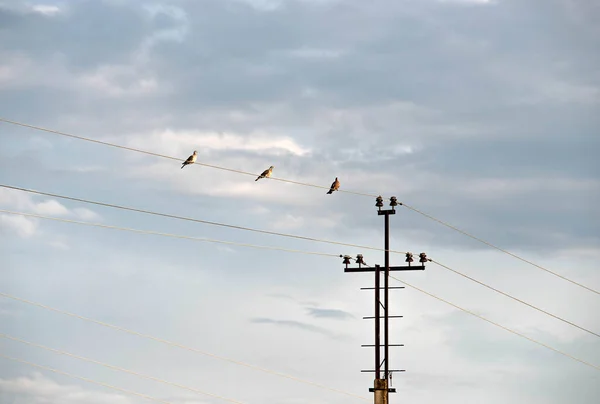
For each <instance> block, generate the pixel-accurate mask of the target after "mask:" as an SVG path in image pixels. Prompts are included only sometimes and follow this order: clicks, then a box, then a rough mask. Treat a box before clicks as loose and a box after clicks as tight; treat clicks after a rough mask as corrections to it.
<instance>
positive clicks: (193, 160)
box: [181, 150, 198, 168]
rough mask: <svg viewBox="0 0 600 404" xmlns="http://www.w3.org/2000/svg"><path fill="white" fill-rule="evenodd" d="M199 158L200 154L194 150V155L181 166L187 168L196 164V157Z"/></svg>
mask: <svg viewBox="0 0 600 404" xmlns="http://www.w3.org/2000/svg"><path fill="white" fill-rule="evenodd" d="M197 156H198V152H197V151H196V150H194V154H192V155H191V156H190V157H188V158H187V160H186V161H184V162H183V164H181V168H183V167H185V166H187V165H188V164H194V163H195V162H196V157H197Z"/></svg>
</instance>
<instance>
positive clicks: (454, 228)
mask: <svg viewBox="0 0 600 404" xmlns="http://www.w3.org/2000/svg"><path fill="white" fill-rule="evenodd" d="M0 121H1V122H5V123H9V124H12V125H17V126H21V127H26V128H31V129H35V130H40V131H44V132H48V133H53V134H57V135H61V136H67V137H70V138H74V139H79V140H84V141H88V142H93V143H98V144H102V145H105V146H111V147H116V148H119V149H124V150H129V151H134V152H138V153H143V154H147V155H151V156H155V157H161V158H166V159H170V160H176V161H179V162H181V161H182V160H183V159H181V158H177V157H173V156H167V155H164V154H159V153H154V152H150V151H147V150H141V149H137V148H133V147H127V146H122V145H118V144H114V143H110V142H103V141H100V140H95V139H90V138H86V137H83V136H77V135H73V134H70V133H66V132H61V131H57V130H53V129H48V128H44V127H41V126H35V125H30V124H26V123H22V122H16V121H12V120H9V119H5V118H0ZM194 164H198V165H200V166H205V167H210V168H215V169H218V170H224V171H229V172H234V173H237V174H244V175H250V176H256V175H257V174H256V173H250V172H247V171H242V170H236V169H231V168H227V167H221V166H216V165H211V164H206V163H199V162H195V163H194ZM269 179H272V180H275V181H281V182H287V183H291V184H296V185H303V186H309V187H313V188H321V189H329V187H326V186H322V185H315V184H309V183H304V182H298V181H292V180H286V179H283V178H275V177H270V178H269ZM338 192H345V193H348V194H354V195H359V196H368V197H377V195H374V194H367V193H361V192H353V191H346V190H343V189H340V190H338ZM400 205H402V206H404V207H406V208H407V209H410V210H412V211H414V212H416V213H418V214H420V215H422V216H424V217H426V218H428V219H430V220H433V221H435V222H437V223H440V224H442V225H444V226H446V227H448V228H450V229H452V230H455V231H457V232H459V233H461V234H463V235H465V236H467V237H470V238H472V239H474V240H477V241H479V242H481V243H483V244H485V245H487V246H489V247H492V248H494V249H496V250H498V251H500V252H503V253H505V254H508V255H510V256H512V257H513V258H516V259H518V260H520V261H522V262H525V263H527V264H529V265H532V266H534V267H536V268H538V269H541V270H543V271H545V272H548V273H550V274H552V275H554V276H557V277H559V278H561V279H563V280H565V281H568V282H570V283H572V284H574V285H577V286H579V287H582V288H584V289H587V290H588V291H590V292H593V293H596V294H600V292H599V291H597V290H595V289H593V288H590V287H588V286H585V285H583V284H581V283H578V282H576V281H573V280H571V279H569V278H567V277H565V276H563V275H560V274H558V273H556V272H554V271H551V270H549V269H548V268H545V267H543V266H541V265H538V264H536V263H534V262H532V261H529V260H527V259H525V258H522V257H520V256H518V255H517V254H514V253H511V252H509V251H507V250H504V249H502V248H500V247H498V246H496V245H494V244H492V243H489V242H487V241H485V240H483V239H481V238H479V237H476V236H473V235H471V234H469V233H467V232H465V231H464V230H461V229H459V228H457V227H455V226H452V225H450V224H449V223H447V222H444V221H442V220H440V219H437V218H435V217H433V216H431V215H429V214H427V213H425V212H422V211H420V210H418V209H416V208H414V207H412V206H410V205H406V204H405V203H400ZM367 248H368V247H367ZM390 252H392V251H391V250H390Z"/></svg>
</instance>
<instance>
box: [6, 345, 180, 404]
mask: <svg viewBox="0 0 600 404" xmlns="http://www.w3.org/2000/svg"><path fill="white" fill-rule="evenodd" d="M0 357H2V358H5V359H8V360H11V361H14V362H20V363H23V364H25V365H29V366H33V367H35V368H38V369H43V370H47V371H49V372H53V373H58V374H59V375H63V376H68V377H72V378H74V379H79V380H83V381H84V382H88V383H92V384H97V385H98V386H102V387H107V388H109V389H112V390H116V391H120V392H121V393H125V394H129V395H132V396H138V397H142V398H145V399H146V400H152V401H156V402H157V403H163V404H173V403H171V402H169V401H165V400H161V399H159V398H156V397H152V396H149V395H147V394H142V393H137V392H135V391H131V390H125V389H122V388H120V387H115V386H113V385H110V384H107V383H102V382H98V381H96V380H93V379H88V378H86V377H81V376H77V375H74V374H71V373H67V372H63V371H62V370H58V369H54V368H51V367H48V366H43V365H38V364H37V363H33V362H28V361H26V360H23V359H18V358H13V357H12V356H8V355H4V354H3V353H0Z"/></svg>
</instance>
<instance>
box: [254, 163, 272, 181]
mask: <svg viewBox="0 0 600 404" xmlns="http://www.w3.org/2000/svg"><path fill="white" fill-rule="evenodd" d="M273 168H274V167H273V166H271V167H269V168H268V169H267V170H265V171H263V172H262V174H261V175H259V176H258V177H257V178H256V179H255V180H254V181H258V180H260V179H261V178H269V177H270V176H271V173H272V172H273Z"/></svg>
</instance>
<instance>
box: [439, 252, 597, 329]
mask: <svg viewBox="0 0 600 404" xmlns="http://www.w3.org/2000/svg"><path fill="white" fill-rule="evenodd" d="M429 261H431V262H433V263H434V264H436V265H439V266H441V267H442V268H444V269H447V270H448V271H451V272H454V273H455V274H457V275H460V276H462V277H463V278H466V279H468V280H470V281H473V282H475V283H478V284H480V285H481V286H484V287H486V288H488V289H490V290H493V291H494V292H496V293H500V294H501V295H503V296H506V297H508V298H509V299H512V300H514V301H517V302H519V303H521V304H524V305H525V306H528V307H531V308H532V309H534V310H537V311H539V312H540V313H544V314H546V315H548V316H550V317H552V318H555V319H557V320H560V321H562V322H563V323H567V324H569V325H572V326H573V327H576V328H579V329H580V330H582V331H585V332H587V333H590V334H592V335H595V336H596V337H600V334H598V333H596V332H594V331H590V330H588V329H587V328H584V327H581V326H579V325H577V324H575V323H572V322H570V321H569V320H565V319H564V318H562V317H559V316H556V315H554V314H552V313H550V312H547V311H546V310H543V309H540V308H539V307H536V306H534V305H532V304H529V303H527V302H526V301H524V300H521V299H519V298H517V297H514V296H511V295H509V294H508V293H505V292H503V291H501V290H498V289H496V288H494V287H492V286H489V285H487V284H485V283H483V282H481V281H478V280H477V279H475V278H472V277H470V276H469V275H466V274H464V273H462V272H459V271H457V270H455V269H452V268H450V267H449V266H447V265H444V264H442V263H441V262H437V261H435V260H433V259H429Z"/></svg>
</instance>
